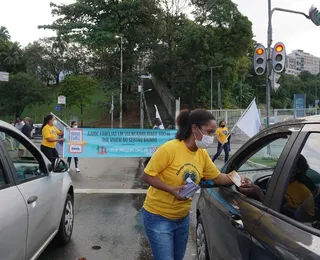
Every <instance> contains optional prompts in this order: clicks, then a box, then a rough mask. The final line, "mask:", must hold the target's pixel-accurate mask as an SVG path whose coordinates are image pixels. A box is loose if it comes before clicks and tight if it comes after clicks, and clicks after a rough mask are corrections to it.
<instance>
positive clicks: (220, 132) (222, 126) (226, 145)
mask: <svg viewBox="0 0 320 260" xmlns="http://www.w3.org/2000/svg"><path fill="white" fill-rule="evenodd" d="M216 136H217V140H218V148H217V153H216V154H215V155H214V156H213V158H212V161H213V162H214V161H215V160H216V159H217V158H218V157H219V156H220V154H221V152H222V149H223V150H224V162H227V161H228V159H229V152H230V138H229V137H230V133H229V130H228V128H227V127H226V122H225V121H223V120H222V121H220V122H219V128H218V129H217V131H216Z"/></svg>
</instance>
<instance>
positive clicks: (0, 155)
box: [0, 121, 74, 260]
mask: <svg viewBox="0 0 320 260" xmlns="http://www.w3.org/2000/svg"><path fill="white" fill-rule="evenodd" d="M0 205H2V206H1V209H0V259H1V260H31V259H32V260H34V259H37V258H38V257H39V255H40V254H41V252H42V251H43V250H44V249H45V248H46V246H47V245H48V244H49V243H50V241H51V240H53V239H54V238H55V240H56V241H57V242H59V243H60V244H67V243H68V242H69V241H70V239H71V235H72V230H73V214H74V207H73V205H74V192H73V186H72V181H71V178H70V176H69V174H68V172H67V167H66V164H65V162H64V161H63V160H60V159H56V161H55V163H54V165H52V163H50V162H49V160H48V159H47V158H46V157H45V155H44V154H43V153H42V152H41V151H39V149H38V148H37V147H36V146H35V145H34V144H33V143H32V142H31V141H30V140H29V139H28V138H26V137H25V136H24V135H23V134H22V133H21V132H19V131H18V130H16V129H15V128H14V127H13V126H11V125H9V124H7V123H5V122H3V121H0Z"/></svg>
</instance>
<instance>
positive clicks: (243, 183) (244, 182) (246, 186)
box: [241, 177, 253, 188]
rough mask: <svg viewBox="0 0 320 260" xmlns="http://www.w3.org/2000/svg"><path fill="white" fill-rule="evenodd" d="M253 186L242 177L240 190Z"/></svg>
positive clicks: (248, 180)
mask: <svg viewBox="0 0 320 260" xmlns="http://www.w3.org/2000/svg"><path fill="white" fill-rule="evenodd" d="M252 186H253V183H252V181H251V180H250V179H248V178H246V177H244V178H242V179H241V187H242V188H250V187H252Z"/></svg>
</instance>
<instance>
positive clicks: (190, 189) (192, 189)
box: [179, 177, 200, 199]
mask: <svg viewBox="0 0 320 260" xmlns="http://www.w3.org/2000/svg"><path fill="white" fill-rule="evenodd" d="M186 181H187V184H186V187H185V188H184V189H183V190H181V191H180V192H179V195H180V196H181V197H185V198H187V199H188V198H190V197H192V196H193V195H194V194H195V193H196V192H197V190H199V189H200V186H199V185H197V184H195V183H194V182H193V181H192V180H191V178H190V177H189V178H188V179H187V180H186Z"/></svg>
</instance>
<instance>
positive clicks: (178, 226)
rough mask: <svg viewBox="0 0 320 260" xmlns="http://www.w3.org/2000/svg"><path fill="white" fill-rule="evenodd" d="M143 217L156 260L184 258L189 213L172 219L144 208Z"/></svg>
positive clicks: (180, 259)
mask: <svg viewBox="0 0 320 260" xmlns="http://www.w3.org/2000/svg"><path fill="white" fill-rule="evenodd" d="M142 218H143V225H144V230H145V233H146V235H147V237H148V240H149V242H150V245H151V249H152V254H153V258H154V260H183V257H184V254H185V251H186V248H187V243H188V237H189V223H190V217H189V214H188V215H187V216H186V217H184V218H182V219H178V220H172V219H167V218H165V217H162V216H160V215H155V214H152V213H150V212H149V211H147V210H145V209H144V208H142Z"/></svg>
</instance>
